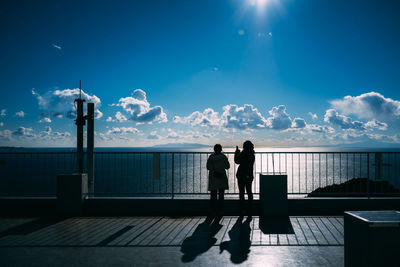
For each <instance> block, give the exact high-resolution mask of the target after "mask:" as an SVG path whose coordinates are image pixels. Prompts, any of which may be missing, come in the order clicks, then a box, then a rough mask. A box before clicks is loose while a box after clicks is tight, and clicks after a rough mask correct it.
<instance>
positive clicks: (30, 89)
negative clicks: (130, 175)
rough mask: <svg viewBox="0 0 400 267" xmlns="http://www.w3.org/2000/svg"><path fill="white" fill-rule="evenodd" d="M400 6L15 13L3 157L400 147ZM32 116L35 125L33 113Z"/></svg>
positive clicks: (308, 4) (66, 4)
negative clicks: (129, 150)
mask: <svg viewBox="0 0 400 267" xmlns="http://www.w3.org/2000/svg"><path fill="white" fill-rule="evenodd" d="M399 11H400V4H399V2H398V1H384V2H382V1H368V0H355V1H344V0H331V1H330V0H326V1H320V0H304V1H295V0H258V1H256V0H241V1H234V0H225V1H222V0H220V1H215V0H213V1H211V0H210V1H76V2H74V1H2V2H1V4H0V31H1V36H2V41H1V42H0V58H1V65H0V90H1V98H0V112H1V113H0V145H2V146H8V145H9V146H73V145H74V135H75V128H74V124H73V117H74V108H73V106H72V102H73V99H74V98H75V97H76V94H77V92H78V91H77V90H76V88H77V87H78V85H79V80H80V79H81V80H82V81H83V90H84V95H85V96H86V98H87V99H88V100H91V101H94V102H95V103H96V106H97V119H96V122H95V125H96V129H95V130H96V145H98V146H150V145H156V144H166V143H201V144H213V143H216V142H221V143H223V145H225V146H234V145H235V144H239V143H241V142H242V141H243V140H244V139H251V140H253V141H254V142H255V143H256V145H258V146H315V145H341V144H360V145H365V146H380V145H382V144H393V145H396V146H398V145H399V143H400V136H399V134H398V133H399V130H400V102H399V101H400V90H399V84H400V76H399V75H398V73H399V70H400V50H399V49H398V47H399V44H400V35H399V30H400V19H399V18H398V13H399ZM21 111H22V112H21Z"/></svg>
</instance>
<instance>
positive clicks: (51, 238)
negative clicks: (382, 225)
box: [0, 216, 344, 247]
mask: <svg viewBox="0 0 400 267" xmlns="http://www.w3.org/2000/svg"><path fill="white" fill-rule="evenodd" d="M289 220H290V223H289V225H290V228H291V231H288V232H283V233H282V232H276V233H274V231H273V229H272V231H270V232H269V233H267V234H265V233H263V231H262V230H260V227H259V224H260V218H259V217H252V218H251V219H250V218H247V217H244V218H243V220H239V218H238V217H234V216H225V217H222V218H221V219H220V220H219V221H216V222H214V223H212V224H208V223H206V217H179V218H171V217H74V218H68V219H64V220H56V219H38V218H30V219H12V218H10V219H6V218H1V219H0V247H130V246H134V247H168V246H175V247H176V246H182V245H184V242H186V243H187V242H188V241H194V242H202V241H201V240H199V239H201V238H203V237H204V236H207V238H210V240H211V241H210V242H212V243H211V245H212V246H220V245H221V243H224V242H230V241H233V240H236V241H237V236H240V240H241V241H240V242H243V238H244V242H246V241H247V242H250V243H249V244H251V246H343V244H344V236H343V217H326V216H324V217H320V216H317V217H314V216H313V217H306V216H291V217H289ZM264 232H265V231H264ZM235 235H236V237H235ZM207 242H208V241H207Z"/></svg>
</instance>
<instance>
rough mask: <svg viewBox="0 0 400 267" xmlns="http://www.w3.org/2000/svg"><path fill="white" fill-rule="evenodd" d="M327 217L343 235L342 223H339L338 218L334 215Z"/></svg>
mask: <svg viewBox="0 0 400 267" xmlns="http://www.w3.org/2000/svg"><path fill="white" fill-rule="evenodd" d="M328 219H329V220H330V221H331V222H332V224H333V225H335V227H336V228H337V229H338V231H339V232H340V233H341V234H342V235H344V225H343V224H341V223H340V222H339V220H338V219H337V218H335V217H329V218H328Z"/></svg>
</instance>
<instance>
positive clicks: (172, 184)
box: [171, 153, 175, 199]
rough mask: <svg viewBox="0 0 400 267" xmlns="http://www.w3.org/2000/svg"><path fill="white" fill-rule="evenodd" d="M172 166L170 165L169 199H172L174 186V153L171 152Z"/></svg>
mask: <svg viewBox="0 0 400 267" xmlns="http://www.w3.org/2000/svg"><path fill="white" fill-rule="evenodd" d="M171 164H172V166H171V170H172V173H171V187H172V188H171V199H174V187H175V177H174V175H175V153H172V163H171Z"/></svg>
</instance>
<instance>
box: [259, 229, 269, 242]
mask: <svg viewBox="0 0 400 267" xmlns="http://www.w3.org/2000/svg"><path fill="white" fill-rule="evenodd" d="M260 238H261V241H260V243H261V245H262V246H269V245H271V237H270V235H266V234H264V233H263V232H262V231H261V236H260Z"/></svg>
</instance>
